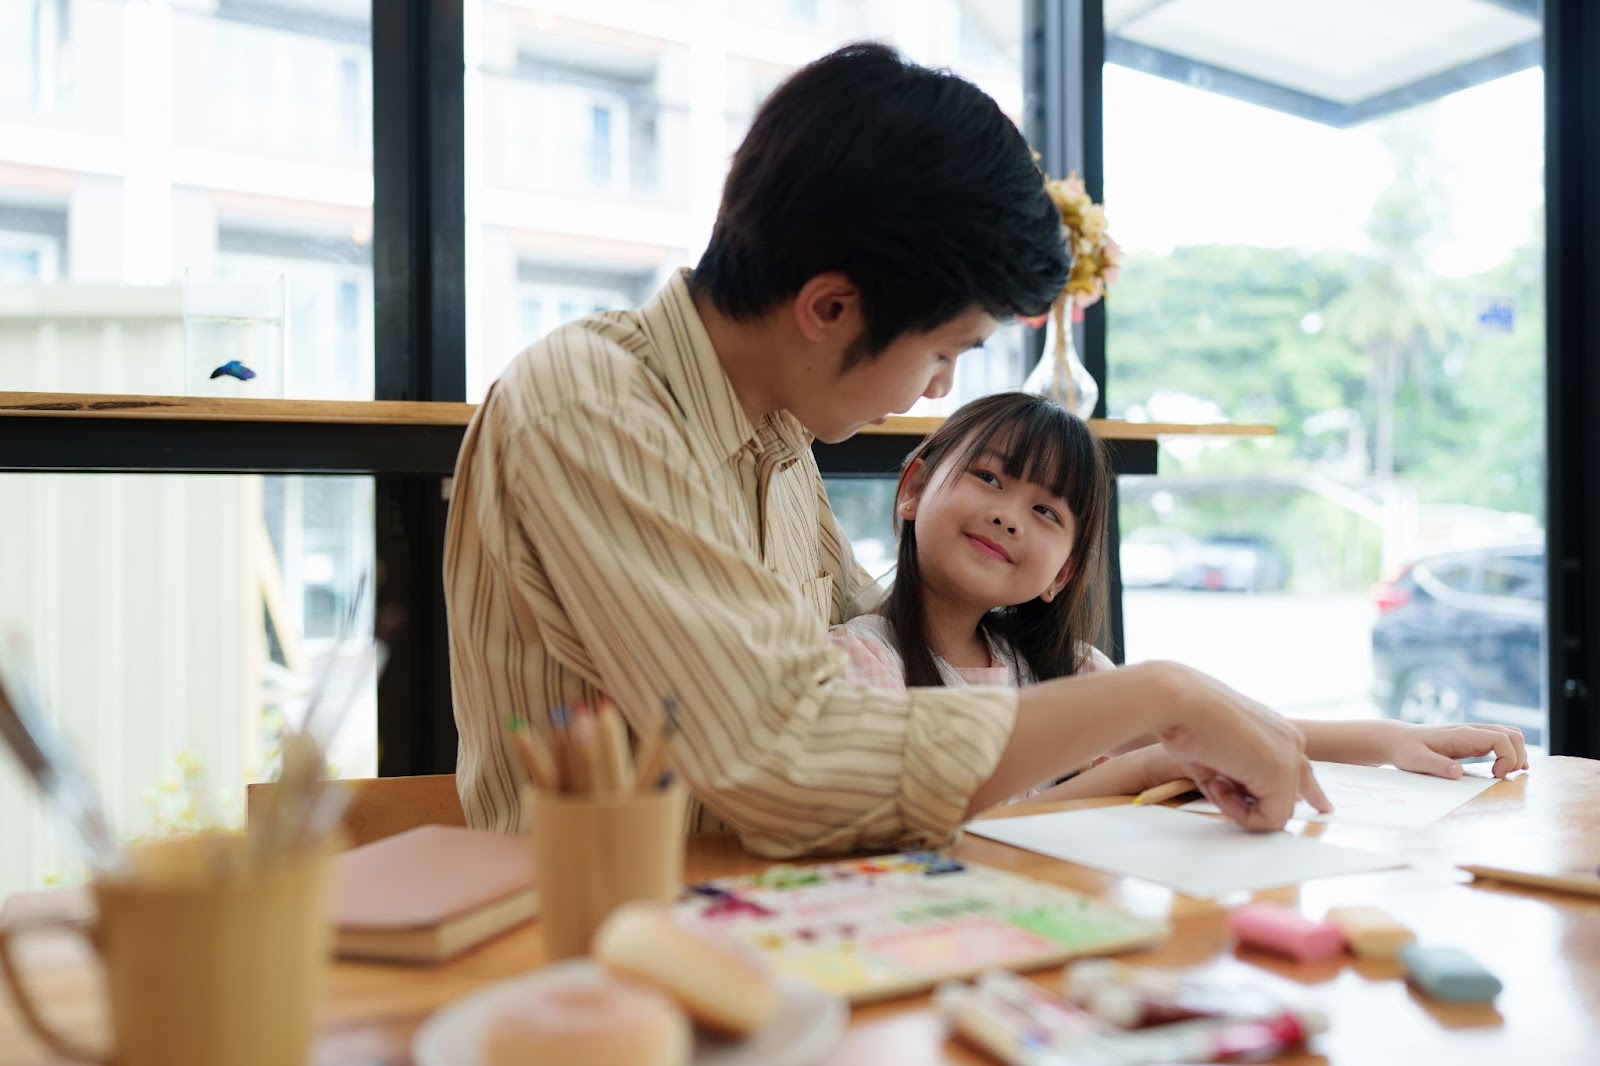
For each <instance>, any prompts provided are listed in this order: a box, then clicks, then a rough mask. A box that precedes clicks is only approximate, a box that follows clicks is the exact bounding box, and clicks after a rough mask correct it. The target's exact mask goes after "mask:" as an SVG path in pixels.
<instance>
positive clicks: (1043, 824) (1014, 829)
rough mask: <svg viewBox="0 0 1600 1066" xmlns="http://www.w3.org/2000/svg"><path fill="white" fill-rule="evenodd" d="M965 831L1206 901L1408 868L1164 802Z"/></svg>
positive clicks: (1030, 817) (982, 824) (1000, 821)
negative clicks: (1200, 815) (1240, 892)
mask: <svg viewBox="0 0 1600 1066" xmlns="http://www.w3.org/2000/svg"><path fill="white" fill-rule="evenodd" d="M967 832H969V833H972V834H975V835H977V836H982V837H988V838H989V839H991V840H998V841H1000V842H1001V843H1003V844H1014V845H1016V846H1017V847H1019V848H1027V849H1028V850H1029V851H1037V852H1039V853H1040V854H1043V855H1049V856H1051V857H1052V858H1057V859H1065V860H1066V861H1067V862H1075V863H1079V864H1081V865H1084V866H1092V867H1094V868H1095V869H1097V870H1104V871H1106V872H1107V873H1113V874H1119V875H1122V876H1124V877H1142V878H1144V879H1145V880H1147V881H1155V882H1157V883H1159V884H1163V885H1167V886H1169V887H1171V888H1173V889H1176V890H1177V891H1179V892H1182V893H1183V894H1184V895H1186V896H1199V897H1202V898H1204V897H1208V896H1216V895H1220V894H1221V893H1223V892H1232V891H1234V890H1236V889H1247V890H1255V889H1260V888H1276V887H1278V886H1279V885H1289V884H1298V883H1299V882H1301V881H1310V880H1313V879H1315V878H1318V877H1336V876H1339V875H1341V874H1353V873H1363V872H1365V871H1368V870H1386V869H1390V868H1392V867H1395V866H1404V865H1405V862H1404V861H1403V860H1401V859H1398V858H1396V857H1394V856H1386V855H1375V854H1372V853H1370V852H1365V851H1357V850H1355V849H1354V848H1341V847H1335V846H1334V845H1332V844H1324V843H1322V842H1321V841H1317V840H1309V839H1307V838H1305V837H1298V836H1294V835H1293V834H1290V833H1285V832H1277V833H1251V832H1248V831H1246V830H1244V829H1240V828H1239V827H1238V826H1236V825H1234V824H1233V823H1232V822H1230V821H1227V820H1226V819H1223V818H1197V817H1195V816H1194V815H1192V814H1184V813H1183V812H1181V811H1175V810H1172V809H1171V808H1168V807H1159V806H1157V807H1136V806H1133V805H1132V804H1130V805H1128V806H1125V807H1096V808H1093V809H1091V810H1083V811H1060V812H1057V813H1055V814H1027V815H1023V816H1021V817H1018V818H991V819H985V820H983V821H978V822H973V823H971V824H970V825H968V826H967Z"/></svg>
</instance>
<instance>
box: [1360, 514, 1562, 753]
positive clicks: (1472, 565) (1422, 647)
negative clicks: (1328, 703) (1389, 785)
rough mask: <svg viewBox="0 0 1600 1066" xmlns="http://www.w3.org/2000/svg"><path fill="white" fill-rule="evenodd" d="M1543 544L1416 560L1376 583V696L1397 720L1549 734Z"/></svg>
mask: <svg viewBox="0 0 1600 1066" xmlns="http://www.w3.org/2000/svg"><path fill="white" fill-rule="evenodd" d="M1544 569H1545V567H1544V546H1543V545H1542V544H1512V545H1502V546H1499V547H1494V548H1477V549H1473V550H1471V551H1458V552H1451V553H1449V554H1444V555H1434V556H1429V557H1428V558H1425V559H1419V560H1417V562H1415V563H1413V564H1412V565H1411V566H1409V567H1407V568H1406V569H1405V571H1404V572H1402V573H1401V575H1400V576H1399V577H1397V578H1395V580H1394V581H1392V582H1388V583H1385V584H1380V585H1376V586H1374V587H1373V590H1372V593H1373V599H1374V601H1375V602H1376V604H1377V608H1378V618H1377V621H1375V622H1374V623H1373V625H1372V677H1373V690H1374V692H1373V694H1374V696H1375V697H1376V699H1377V701H1378V706H1379V707H1380V708H1382V710H1383V713H1384V714H1387V715H1388V716H1389V717H1391V718H1399V719H1401V720H1403V721H1407V722H1422V723H1426V724H1430V725H1434V724H1445V723H1450V722H1473V721H1479V722H1503V723H1505V724H1507V725H1515V726H1520V727H1521V728H1522V732H1523V734H1524V735H1525V736H1526V737H1527V738H1528V741H1529V743H1533V744H1537V743H1540V741H1541V738H1542V737H1543V735H1544V729H1545V711H1544V699H1543V690H1544V674H1545V655H1544V622H1545V609H1544V601H1545V577H1544Z"/></svg>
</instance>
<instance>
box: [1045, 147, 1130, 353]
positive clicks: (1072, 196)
mask: <svg viewBox="0 0 1600 1066" xmlns="http://www.w3.org/2000/svg"><path fill="white" fill-rule="evenodd" d="M1044 188H1045V192H1047V193H1048V194H1049V195H1050V202H1051V203H1053V204H1055V205H1056V211H1057V212H1058V213H1059V214H1060V215H1061V228H1062V230H1063V231H1064V235H1065V237H1066V240H1067V247H1068V248H1069V249H1070V250H1071V251H1072V270H1071V271H1070V272H1069V273H1068V275H1067V283H1066V285H1065V287H1063V288H1062V290H1061V295H1060V296H1058V297H1057V298H1056V299H1057V301H1058V302H1059V301H1061V300H1062V299H1063V298H1065V299H1067V300H1070V301H1071V304H1072V317H1073V319H1074V320H1077V319H1078V318H1081V317H1082V315H1083V309H1084V308H1086V307H1090V306H1092V305H1093V304H1094V303H1096V302H1097V301H1098V300H1099V299H1100V298H1101V297H1102V296H1104V295H1105V293H1106V287H1107V286H1109V285H1113V284H1115V283H1116V281H1117V278H1118V276H1120V274H1121V273H1122V268H1121V265H1120V264H1121V262H1122V248H1121V246H1119V245H1118V244H1117V242H1116V241H1114V240H1112V239H1111V236H1110V235H1109V234H1108V233H1107V232H1106V209H1105V207H1104V206H1103V205H1101V204H1097V203H1095V202H1094V201H1093V200H1091V199H1089V191H1088V189H1087V188H1085V187H1084V184H1083V181H1082V179H1080V178H1079V177H1078V175H1077V173H1076V172H1073V173H1071V174H1068V175H1067V176H1066V177H1065V178H1057V179H1056V180H1054V181H1052V180H1050V179H1049V178H1046V179H1045V183H1044ZM1044 319H1045V316H1044V315H1040V316H1038V318H1037V319H1032V318H1030V319H1024V320H1023V321H1025V322H1028V323H1029V324H1030V325H1035V326H1037V325H1042V324H1043V323H1044Z"/></svg>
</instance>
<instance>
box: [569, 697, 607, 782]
mask: <svg viewBox="0 0 1600 1066" xmlns="http://www.w3.org/2000/svg"><path fill="white" fill-rule="evenodd" d="M567 743H568V746H569V749H570V751H571V753H572V765H571V767H570V769H571V771H572V791H574V792H593V791H595V790H596V789H597V788H599V787H600V772H601V771H600V753H599V751H598V750H597V748H598V746H597V744H596V741H595V727H594V715H592V714H590V713H588V708H582V709H581V710H580V711H579V712H578V713H576V714H574V715H573V716H572V725H570V726H569V727H567Z"/></svg>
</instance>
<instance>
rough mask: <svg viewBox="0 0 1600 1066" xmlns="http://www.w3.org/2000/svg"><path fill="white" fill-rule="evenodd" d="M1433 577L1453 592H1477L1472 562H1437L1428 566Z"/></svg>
mask: <svg viewBox="0 0 1600 1066" xmlns="http://www.w3.org/2000/svg"><path fill="white" fill-rule="evenodd" d="M1428 570H1429V572H1430V573H1431V574H1432V576H1433V579H1434V580H1435V581H1437V582H1439V584H1441V585H1443V586H1444V587H1445V588H1447V589H1450V590H1451V591H1453V592H1476V591H1477V589H1475V588H1473V584H1472V565H1471V564H1470V563H1436V564H1435V565H1433V566H1431V567H1429V568H1428Z"/></svg>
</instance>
